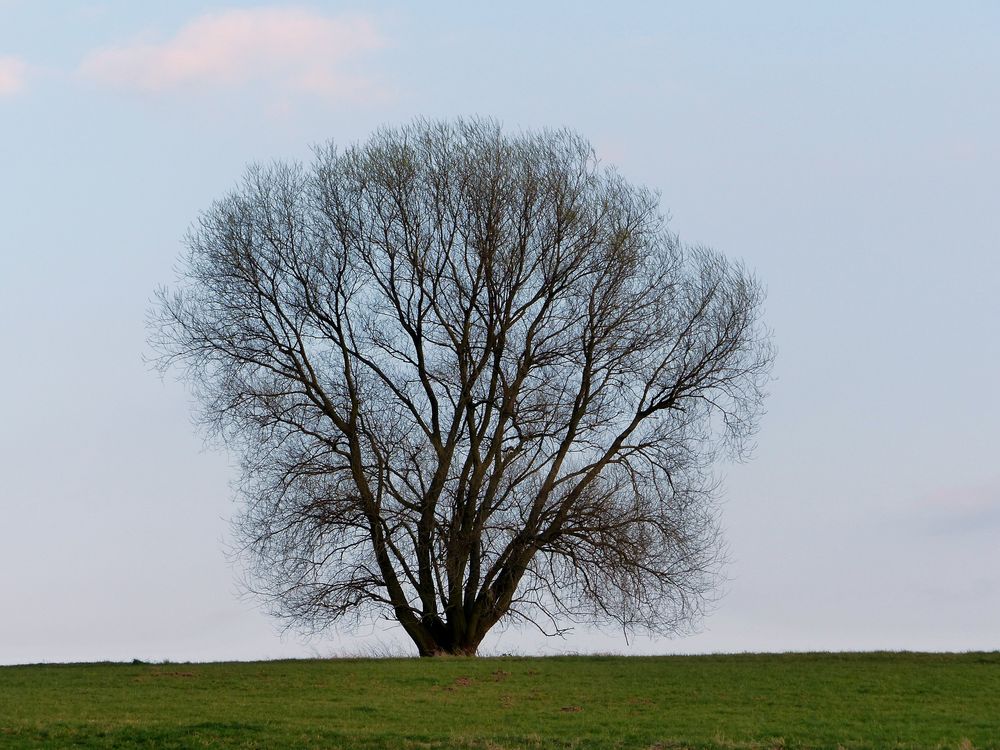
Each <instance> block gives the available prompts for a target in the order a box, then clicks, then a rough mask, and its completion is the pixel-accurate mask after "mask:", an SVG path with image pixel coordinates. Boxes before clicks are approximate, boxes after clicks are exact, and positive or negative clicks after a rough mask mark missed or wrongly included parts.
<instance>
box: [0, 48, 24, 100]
mask: <svg viewBox="0 0 1000 750" xmlns="http://www.w3.org/2000/svg"><path fill="white" fill-rule="evenodd" d="M27 72H28V65H27V63H25V62H24V61H23V60H20V59H18V58H16V57H0V96H11V95H13V94H16V93H17V92H19V91H21V90H22V89H23V88H24V78H25V75H26V73H27Z"/></svg>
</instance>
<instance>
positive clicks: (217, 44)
mask: <svg viewBox="0 0 1000 750" xmlns="http://www.w3.org/2000/svg"><path fill="white" fill-rule="evenodd" d="M383 44H384V42H383V39H382V37H381V35H380V34H379V32H378V29H377V28H376V26H375V24H374V23H373V22H372V21H371V20H370V19H367V18H365V17H363V16H337V17H331V16H326V15H323V14H321V13H317V12H315V11H310V10H307V9H302V8H284V7H274V8H253V9H236V10H228V11H223V12H219V13H210V14H207V15H203V16H200V17H198V18H196V19H194V20H193V21H191V22H190V23H188V24H187V25H186V26H184V27H183V28H181V29H180V30H179V31H178V32H177V33H176V34H175V35H174V36H172V37H171V38H169V39H166V40H165V41H148V40H143V41H134V42H131V43H128V44H124V45H120V46H112V47H105V48H102V49H98V50H94V51H93V52H91V53H90V54H89V55H87V56H86V57H85V58H84V60H83V61H82V62H81V64H80V68H79V73H80V74H81V75H82V76H84V77H85V78H87V79H89V80H91V81H93V82H95V83H98V84H100V85H104V86H109V87H113V88H118V89H123V90H128V91H138V92H146V93H160V92H168V91H179V90H188V89H206V88H239V87H248V86H257V87H261V86H263V87H274V88H277V89H280V90H282V91H293V92H298V93H307V94H314V95H321V96H326V97H350V98H366V97H367V96H368V95H369V94H370V93H371V91H370V89H371V86H370V84H369V82H367V81H366V80H365V79H363V78H362V77H360V76H358V75H356V74H352V73H351V72H349V71H347V70H345V63H348V62H349V61H350V60H351V59H352V58H354V57H356V56H358V55H361V54H363V53H365V52H369V51H372V50H375V49H378V48H380V47H382V46H383Z"/></svg>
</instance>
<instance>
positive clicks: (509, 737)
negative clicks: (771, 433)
mask: <svg viewBox="0 0 1000 750" xmlns="http://www.w3.org/2000/svg"><path fill="white" fill-rule="evenodd" d="M0 747H2V748H69V747H73V748H107V747H111V748H154V747H155V748H261V749H270V748H365V749H375V748H411V749H416V748H478V749H481V750H501V749H507V748H511V749H512V748H539V749H540V748H579V749H580V750H583V749H585V748H646V749H648V748H657V749H661V750H666V748H726V749H731V748H830V750H835V749H836V748H841V747H842V748H872V749H873V750H874V749H881V748H898V749H902V748H907V749H910V748H954V749H956V750H958V749H961V750H971V748H979V749H983V748H1000V653H996V652H995V653H971V654H913V653H899V654H887V653H877V654H760V655H757V654H747V655H734V656H691V657H683V656H680V657H679V656H672V657H650V658H645V657H643V658H640V657H561V658H544V659H536V658H496V659H438V660H416V659H385V660H366V659H345V660H333V661H281V662H257V663H228V664H74V665H35V666H17V667H0Z"/></svg>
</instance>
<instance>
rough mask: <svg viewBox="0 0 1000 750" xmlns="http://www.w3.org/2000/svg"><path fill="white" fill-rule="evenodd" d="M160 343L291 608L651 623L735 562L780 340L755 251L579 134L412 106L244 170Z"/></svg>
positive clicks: (406, 616)
mask: <svg viewBox="0 0 1000 750" xmlns="http://www.w3.org/2000/svg"><path fill="white" fill-rule="evenodd" d="M186 245H187V253H186V255H185V256H184V257H183V260H182V264H181V273H180V277H179V279H178V281H177V283H176V285H175V287H174V288H172V289H163V290H161V291H160V293H159V297H158V299H159V302H158V304H157V306H156V308H155V310H154V313H153V334H152V339H153V342H154V344H155V346H157V347H158V349H159V351H160V352H161V353H162V360H161V361H162V364H163V365H164V366H165V367H169V366H171V365H176V366H179V367H180V368H181V371H182V373H183V374H184V377H185V378H186V379H187V380H188V381H189V382H190V383H191V385H192V387H193V388H194V390H195V393H196V394H197V397H198V401H199V403H200V405H201V412H200V417H201V419H202V421H203V423H204V424H205V425H206V427H207V428H208V429H209V432H210V434H212V435H215V436H218V437H220V438H221V439H222V440H224V442H225V443H226V445H228V446H229V447H230V448H231V449H232V450H234V451H236V452H237V453H238V454H239V455H240V456H241V458H242V475H241V477H242V480H241V484H240V495H241V498H242V503H243V504H242V506H241V512H240V515H239V517H238V518H237V520H236V528H237V531H238V536H239V539H240V542H241V544H242V547H243V550H244V552H245V555H246V561H247V563H248V566H249V572H250V576H249V579H250V581H251V582H252V584H251V585H252V586H253V588H254V590H255V591H257V592H258V593H259V594H260V595H261V596H263V597H264V598H265V599H266V601H267V602H268V603H269V605H270V606H271V608H272V611H273V612H274V613H275V614H277V615H279V616H282V617H285V618H288V619H289V620H290V621H291V622H292V623H296V624H299V625H305V626H308V627H318V628H322V627H326V626H328V625H331V624H333V623H335V622H338V621H341V620H343V619H345V618H346V621H347V622H348V623H350V622H356V621H359V620H365V619H367V618H370V617H388V618H393V619H395V620H397V621H398V622H399V623H400V624H401V625H402V627H403V629H404V630H405V631H406V633H407V634H408V635H409V637H410V638H411V639H412V640H413V642H414V643H415V644H416V647H417V649H418V651H419V653H420V654H421V655H432V654H437V653H475V651H476V649H477V647H478V645H479V643H480V641H481V640H482V638H483V637H484V636H485V634H486V633H487V632H488V631H489V630H490V629H491V628H492V627H493V626H495V625H497V623H501V622H507V621H511V622H512V621H517V620H525V621H530V622H533V623H535V624H537V625H538V626H539V627H540V628H542V629H543V630H545V631H546V632H558V631H559V630H560V629H561V628H563V627H565V626H566V624H567V623H571V622H579V621H584V622H588V623H596V624H599V625H614V626H615V627H623V628H625V629H627V630H639V631H646V632H651V633H658V634H668V633H672V632H676V631H677V630H678V629H679V628H682V627H683V626H685V625H686V624H687V623H689V622H691V620H692V618H693V617H695V616H696V615H697V614H698V613H699V611H700V609H701V606H702V603H703V602H704V598H705V596H706V595H707V594H708V593H709V592H711V591H712V590H713V586H714V584H715V582H716V573H717V570H718V562H719V557H720V539H719V532H718V523H717V513H716V509H715V503H714V499H715V490H716V481H715V478H714V476H713V473H712V465H713V462H714V461H715V460H716V459H717V458H718V457H719V456H720V453H726V454H728V455H731V456H736V457H741V456H743V455H745V453H746V449H747V442H748V441H747V439H748V438H749V437H750V436H751V435H752V434H753V432H754V429H755V425H756V422H757V419H758V417H759V415H760V414H761V409H762V400H763V396H764V391H763V389H764V387H765V385H766V382H767V379H768V377H769V370H770V364H771V361H772V358H773V351H772V346H771V342H770V335H769V333H768V331H767V330H766V328H765V327H764V326H763V324H762V322H761V311H762V302H763V296H764V295H763V291H762V287H761V285H760V283H759V282H758V281H757V280H756V279H755V278H754V277H753V275H752V274H751V273H749V272H748V271H747V270H746V269H745V268H744V267H743V266H741V265H740V264H738V263H733V262H730V261H728V260H727V259H725V258H724V257H723V256H722V255H721V254H719V253H717V252H715V251H712V250H710V249H707V248H703V247H697V246H694V247H692V246H687V245H684V244H682V243H681V242H680V241H679V240H678V238H677V237H676V236H674V235H673V234H672V233H671V232H670V231H669V230H668V228H667V224H666V220H665V218H664V216H663V214H662V212H661V210H660V206H659V198H658V195H657V194H656V193H654V192H652V191H650V190H648V189H646V188H643V187H637V186H635V185H632V184H630V183H629V182H627V181H626V180H625V179H623V178H622V177H621V176H620V175H619V174H618V173H617V172H616V171H615V170H614V169H612V168H609V167H606V166H603V165H602V164H601V163H600V162H599V161H598V159H597V158H596V156H595V153H594V150H593V148H592V147H591V146H590V144H589V143H588V142H587V141H586V140H584V139H583V138H581V137H580V136H578V135H576V134H574V133H572V132H570V131H566V130H550V131H541V132H521V133H514V134H511V133H507V132H505V131H504V130H503V129H502V128H501V127H500V126H499V125H498V124H497V123H495V122H493V121H491V120H478V119H477V120H460V121H455V122H431V121H423V120H420V121H415V122H413V123H411V124H409V125H406V126H403V127H400V128H386V129H383V130H380V131H378V132H377V133H375V134H374V135H373V136H372V137H371V138H370V139H369V140H368V141H367V142H365V143H362V144H359V145H354V146H350V147H348V148H345V149H342V150H341V149H338V148H337V147H336V146H334V145H333V144H329V145H325V146H322V147H319V148H317V149H315V155H314V159H313V161H312V163H311V164H310V165H308V166H306V165H301V164H284V163H273V164H270V165H267V166H254V167H251V168H250V169H249V170H248V171H247V173H246V175H245V177H244V179H243V182H242V184H241V185H240V186H239V187H238V188H237V189H236V190H235V191H234V192H232V193H231V194H230V195H228V196H226V197H224V198H222V199H221V200H219V201H217V202H216V203H214V204H213V205H212V206H211V207H210V208H208V209H207V210H206V211H205V212H204V213H202V215H201V216H200V218H199V219H198V220H197V222H196V223H195V225H194V226H193V227H192V229H191V231H190V233H189V235H188V237H187V243H186Z"/></svg>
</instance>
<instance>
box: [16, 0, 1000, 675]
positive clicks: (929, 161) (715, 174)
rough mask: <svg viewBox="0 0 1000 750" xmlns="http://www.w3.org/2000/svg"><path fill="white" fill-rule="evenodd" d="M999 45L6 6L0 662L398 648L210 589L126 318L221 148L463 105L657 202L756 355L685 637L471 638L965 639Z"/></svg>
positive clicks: (975, 614) (982, 450) (656, 9)
mask: <svg viewBox="0 0 1000 750" xmlns="http://www.w3.org/2000/svg"><path fill="white" fill-rule="evenodd" d="M997 38H1000V6H998V5H997V4H996V3H991V2H954V3H947V4H945V3H929V2H928V3H921V2H885V3H879V4H877V7H873V5H872V4H870V3H860V2H858V3H850V2H844V3H825V4H817V3H810V4H803V3H792V2H787V3H780V2H765V3H754V4H748V3H737V2H705V3H672V2H655V3H654V2H648V3H642V2H620V3H616V4H614V5H613V7H612V6H611V5H609V4H606V3H596V2H595V3H587V2H575V3H568V2H563V3H556V2H553V3H548V4H545V5H544V7H537V4H532V3H519V2H508V3H503V4H499V5H498V4H495V3H450V2H440V3H435V4H433V5H432V4H421V5H417V4H410V3H393V2H373V3H365V4H348V3H334V2H313V3H302V4H283V3H251V2H241V3H235V2H229V3H206V2H194V1H184V2H172V3H169V4H167V3H162V4H146V3H131V2H125V1H124V0H119V1H118V2H93V3H88V2H57V1H56V0H51V1H49V2H30V1H29V0H0V343H2V351H3V367H2V368H0V394H2V395H0V407H2V410H3V412H2V417H0V475H2V476H3V477H4V481H3V482H2V483H0V509H2V511H3V516H2V517H3V522H2V523H0V597H2V601H3V602H4V607H3V609H4V612H5V615H4V617H3V618H0V663H17V662H26V661H65V660H90V659H131V658H143V659H175V660H181V659H229V658H262V657H275V656H291V655H308V654H313V653H316V654H327V653H344V652H363V651H365V649H375V650H378V649H383V648H384V649H394V648H397V649H400V650H402V649H405V648H406V645H405V641H404V639H401V638H400V637H399V635H398V634H397V633H396V632H395V631H393V630H392V629H391V628H389V627H388V626H387V625H386V624H377V625H375V626H374V627H372V628H370V629H368V630H365V631H362V632H361V633H359V634H355V635H340V636H337V635H333V636H331V637H330V638H327V639H318V640H315V639H314V640H313V641H310V642H303V641H301V640H300V639H298V638H296V637H294V636H288V635H286V636H285V637H283V638H281V637H279V636H278V634H277V633H276V631H275V626H274V623H273V622H271V621H270V620H268V619H267V618H266V617H265V616H264V615H263V614H261V613H260V612H259V611H258V610H257V608H256V606H255V604H254V603H253V602H251V601H242V600H240V599H239V598H238V597H237V596H236V591H237V587H236V583H235V581H236V577H237V573H238V571H237V570H235V569H234V568H233V567H232V566H231V565H230V563H229V562H228V561H227V558H226V556H225V549H226V537H227V524H226V519H227V518H228V517H229V515H230V514H231V513H232V510H233V507H234V506H233V502H234V498H233V494H232V491H231V489H230V485H229V482H230V481H231V480H232V479H233V478H234V477H235V470H234V468H233V467H232V466H231V465H230V463H229V461H228V459H227V457H226V456H225V454H224V453H222V452H220V451H218V450H216V449H213V448H206V447H205V446H204V445H203V444H202V441H201V438H200V437H199V436H198V434H197V433H196V431H195V430H194V428H193V427H192V425H191V422H190V417H189V412H190V410H189V406H190V399H189V396H188V395H187V394H186V392H185V390H184V388H183V386H182V385H180V384H178V383H175V382H173V381H170V380H167V381H166V382H164V381H161V380H160V379H159V378H158V377H157V376H156V375H155V374H153V373H152V372H151V371H150V370H149V368H148V367H147V365H145V364H144V362H143V359H142V357H143V354H144V353H146V352H147V347H146V344H145V329H144V320H145V313H146V310H147V308H148V306H149V301H150V298H151V295H152V291H153V289H154V288H155V287H156V285H158V284H160V283H164V282H168V283H169V282H170V281H171V279H172V278H173V270H172V269H173V267H174V263H175V261H176V258H177V256H178V254H179V252H180V249H181V245H180V240H181V238H182V236H183V234H184V231H185V229H186V227H187V226H188V224H189V223H190V222H191V221H192V220H193V219H194V218H195V217H196V215H197V213H198V211H199V210H201V209H202V208H205V207H207V205H208V204H209V203H210V202H211V201H212V200H213V199H214V198H216V197H219V196H220V195H222V194H223V193H224V192H225V191H226V190H228V189H229V188H230V187H231V186H232V185H233V184H234V183H235V181H236V180H237V179H238V178H239V176H240V174H241V173H242V171H243V169H244V167H245V165H246V164H247V163H248V162H251V161H255V160H258V161H267V160H270V159H272V158H281V159H296V158H305V157H307V156H308V153H309V146H310V145H311V144H314V143H318V142H321V141H325V140H327V139H330V138H333V139H335V140H337V141H339V142H342V143H346V142H351V141H354V140H358V139H362V138H364V137H365V135H366V134H367V133H369V132H370V131H371V130H373V129H374V128H376V127H378V126H379V125H380V124H383V123H399V122H403V121H406V120H408V119H410V118H411V117H413V116H416V115H425V116H432V117H449V116H455V115H463V114H466V115H467V114H482V115H492V116H495V117H497V118H499V119H500V120H502V121H503V122H504V123H505V124H507V125H508V126H510V127H512V128H518V127H541V126H564V125H565V126H569V127H572V128H574V129H576V130H578V131H579V132H581V133H583V134H584V135H586V136H587V137H589V138H590V139H591V140H592V141H593V142H594V144H595V145H596V147H597V149H598V152H599V153H600V155H601V156H602V158H604V159H605V160H606V161H608V162H611V163H614V164H616V165H618V167H619V168H620V169H621V171H622V172H623V173H624V174H625V175H626V176H627V177H629V178H630V179H632V180H634V181H636V182H641V183H644V184H647V185H650V186H652V187H655V188H658V189H659V190H660V191H661V193H662V196H663V205H664V208H665V210H667V211H669V213H670V215H671V216H672V228H673V229H674V230H675V231H677V232H678V233H679V234H680V235H681V237H682V238H683V239H684V240H685V241H688V242H692V243H701V244H707V245H711V246H714V247H716V248H718V249H720V250H722V251H724V252H726V253H727V254H728V255H730V256H731V257H734V258H739V259H741V260H743V261H744V262H745V263H746V264H748V265H749V266H750V267H752V268H754V269H755V270H756V272H757V273H758V275H759V276H760V277H761V278H762V279H763V280H764V281H765V283H766V284H767V287H768V289H769V299H768V304H767V320H768V323H769V324H770V326H771V327H772V328H773V329H774V332H775V340H776V342H777V345H778V348H779V358H778V361H777V365H776V368H775V381H774V383H773V384H772V388H771V391H772V396H771V398H770V401H769V413H768V414H767V415H766V417H765V418H764V420H763V423H762V430H761V432H760V435H759V440H758V446H757V450H756V452H755V457H754V460H753V461H752V462H750V463H748V464H744V465H738V466H722V467H720V474H721V475H722V476H723V478H724V487H725V493H724V504H723V507H722V513H723V526H724V528H725V530H726V536H727V539H728V542H729V548H730V557H731V559H732V562H731V564H730V566H729V568H728V577H729V581H728V583H727V584H726V587H725V593H724V596H722V597H721V598H720V600H719V601H718V602H717V603H716V605H715V607H714V611H713V613H712V614H711V616H710V617H709V618H707V619H706V620H705V622H704V623H703V627H702V632H701V633H699V634H698V635H695V636H691V637H687V638H680V639H674V640H660V641H652V642H651V641H647V640H644V639H641V638H640V639H637V640H633V641H631V642H630V643H629V644H626V642H625V641H624V639H623V638H622V637H621V636H620V635H616V634H598V633H594V632H591V631H588V630H587V629H586V628H578V629H577V630H576V631H575V632H574V634H573V635H571V636H570V637H569V638H567V639H565V640H558V641H552V640H545V639H543V638H541V637H539V636H537V635H535V634H533V633H531V632H529V631H508V632H507V633H504V634H500V635H499V636H498V637H496V638H493V639H492V641H491V642H490V643H489V644H488V645H487V648H488V649H491V650H493V651H497V652H500V651H519V652H526V653H554V652H562V651H592V650H599V651H624V652H632V653H639V652H672V651H684V652H698V651H729V650H764V649H768V650H771V649H854V648H865V649H868V648H910V649H955V650H961V649H972V648H990V649H992V648H996V647H997V640H996V639H997V633H998V632H1000V544H998V541H1000V463H998V461H997V447H998V443H1000V440H998V437H1000V434H998V427H997V425H998V424H1000V395H998V391H997V385H996V384H997V381H998V377H997V374H998V372H1000V335H998V330H1000V301H998V300H1000V296H998V294H997V286H998V279H1000V253H998V246H1000V211H998V209H997V201H998V197H1000V136H998V135H997V134H998V133H1000V91H998V87H1000V47H998V45H997V44H996V39H997ZM397 644H398V645H397Z"/></svg>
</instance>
